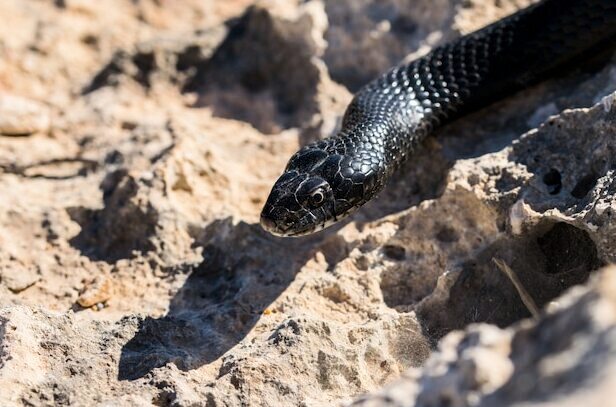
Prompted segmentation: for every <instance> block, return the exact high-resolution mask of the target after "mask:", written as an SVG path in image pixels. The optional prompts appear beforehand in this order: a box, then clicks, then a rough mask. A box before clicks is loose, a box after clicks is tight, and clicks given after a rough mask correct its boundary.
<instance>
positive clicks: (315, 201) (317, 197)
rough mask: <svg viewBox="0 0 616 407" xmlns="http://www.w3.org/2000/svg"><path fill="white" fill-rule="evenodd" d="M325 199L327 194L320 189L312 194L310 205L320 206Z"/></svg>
mask: <svg viewBox="0 0 616 407" xmlns="http://www.w3.org/2000/svg"><path fill="white" fill-rule="evenodd" d="M324 199H325V194H324V193H323V188H319V189H317V190H316V191H314V192H313V193H312V194H310V203H311V204H312V205H319V204H320V203H322V202H323V200H324Z"/></svg>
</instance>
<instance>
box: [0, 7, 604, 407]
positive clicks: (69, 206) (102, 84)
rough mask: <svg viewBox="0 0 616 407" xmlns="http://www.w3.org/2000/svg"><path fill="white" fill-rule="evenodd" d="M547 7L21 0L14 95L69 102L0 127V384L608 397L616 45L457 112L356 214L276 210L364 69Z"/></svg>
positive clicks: (133, 399)
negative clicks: (279, 225)
mask: <svg viewBox="0 0 616 407" xmlns="http://www.w3.org/2000/svg"><path fill="white" fill-rule="evenodd" d="M528 3H530V1H528V0H498V1H497V0H472V1H457V0H452V1H445V0H442V1H440V0H439V1H437V2H433V1H432V2H429V1H413V2H411V1H408V0H386V1H374V0H361V1H337V0H336V1H334V0H331V1H330V0H310V1H293V2H289V1H279V0H260V1H258V2H254V4H253V2H252V1H249V0H240V1H233V2H219V1H214V0H207V1H203V0H186V1H184V2H182V6H181V7H179V6H178V5H176V4H175V2H171V1H150V0H145V1H139V2H127V1H125V0H108V1H105V2H87V1H82V0H67V1H55V2H50V1H49V2H40V1H35V0H25V1H24V0H6V1H3V2H0V15H2V16H10V18H6V19H4V20H5V21H4V24H1V25H0V38H2V40H0V42H1V44H0V56H1V58H0V88H1V89H2V92H3V94H4V93H6V94H13V95H22V96H21V97H23V98H28V100H40V101H45V106H43V105H39V104H38V103H37V104H36V106H37V108H36V109H39V110H38V112H36V111H35V110H36V109H35V110H32V114H31V115H30V116H28V117H29V118H32V119H33V120H34V119H35V118H40V117H45V116H44V115H40V114H41V112H47V113H45V114H46V115H47V116H46V117H48V118H50V117H53V126H51V125H50V124H49V123H47V124H44V125H37V126H31V125H30V124H28V121H27V120H22V121H19V125H21V126H22V129H21V130H20V133H21V132H22V131H23V129H24V128H25V127H24V126H25V125H26V124H27V126H26V127H28V126H29V129H28V131H27V132H25V133H22V134H28V137H6V136H4V137H3V136H0V197H1V199H0V389H3V390H5V389H8V390H6V391H0V405H3V406H4V405H7V406H12V405H23V404H29V405H147V404H153V405H164V406H166V405H173V406H194V405H205V406H208V407H209V406H236V405H255V406H260V405H262V406H271V405H279V406H297V405H303V406H331V405H341V404H349V403H355V404H358V405H379V406H409V405H443V404H444V403H449V404H450V405H477V406H480V405H484V406H491V405H495V406H497V405H508V404H515V403H517V404H520V405H532V404H538V403H539V401H546V402H552V403H558V404H565V405H580V404H585V403H591V404H593V403H594V404H596V403H595V402H596V401H597V400H598V399H600V400H609V399H610V397H611V395H610V393H609V392H610V388H611V387H613V386H611V380H612V379H611V378H612V377H616V376H615V375H614V374H613V372H611V370H613V366H612V365H613V364H614V363H613V360H612V359H614V357H613V354H614V352H613V349H612V348H613V347H614V343H616V339H614V338H613V334H612V331H613V324H614V321H613V315H612V311H611V310H612V308H614V307H613V305H614V304H613V298H612V296H613V295H612V294H613V293H612V292H611V290H612V288H613V287H612V286H613V281H612V280H613V278H612V277H611V276H612V275H613V273H614V270H613V269H605V270H604V271H602V272H599V273H597V272H596V270H597V269H600V268H601V267H603V266H604V265H605V264H607V263H612V262H615V261H616V258H615V253H616V247H615V245H616V224H615V221H614V213H616V201H615V200H614V194H615V193H616V179H615V176H616V173H615V171H614V168H615V165H616V162H615V161H614V160H615V159H614V156H615V154H614V152H615V151H614V150H615V149H616V145H615V141H614V137H613V134H614V133H615V132H616V120H615V119H616V116H615V114H616V113H615V112H616V110H615V107H614V106H616V102H614V101H615V100H616V68H615V63H614V61H615V60H614V57H613V56H610V55H606V57H605V58H604V59H599V60H597V61H588V63H587V64H583V66H580V67H579V69H577V70H574V71H572V72H570V73H568V74H566V75H562V76H560V77H558V78H554V79H552V80H550V81H547V82H545V83H543V84H541V85H538V86H536V87H533V88H530V89H528V90H525V91H524V92H521V93H520V94H517V95H512V96H511V97H509V98H507V99H505V100H503V101H502V102H499V103H497V104H494V105H492V106H490V107H488V108H486V109H484V110H483V111H480V112H477V113H475V114H473V115H470V116H469V117H466V118H463V119H461V120H459V121H457V122H456V123H453V124H451V125H450V126H448V127H447V128H445V129H443V130H442V131H440V132H439V133H438V134H436V135H435V137H433V138H430V139H429V140H427V141H426V143H424V144H423V145H422V146H421V147H420V148H419V149H418V151H417V154H416V155H415V156H414V158H413V160H412V162H410V163H409V164H408V165H407V166H406V167H405V168H402V169H401V170H400V171H399V172H398V174H397V175H396V177H395V178H394V179H393V180H392V182H391V185H389V186H388V187H387V188H386V189H385V190H384V191H383V192H382V194H381V195H380V196H379V197H377V198H376V199H374V200H373V201H372V202H371V203H370V204H368V205H366V207H364V208H362V210H361V211H358V212H357V213H356V214H355V215H354V216H353V217H352V218H351V219H349V220H348V221H346V222H345V223H344V224H342V225H339V226H336V227H334V228H332V229H329V230H327V231H325V232H323V233H320V234H316V235H313V236H309V237H306V238H302V239H281V238H276V237H274V236H270V235H268V234H267V233H265V232H264V231H263V230H262V229H261V228H260V226H259V224H258V222H259V212H260V209H261V207H262V205H263V201H264V200H265V198H266V196H267V193H268V192H269V188H271V185H272V183H273V182H274V180H275V179H276V178H277V177H278V175H279V174H280V172H281V171H282V170H283V168H284V166H285V163H286V161H287V160H288V158H289V157H290V156H291V155H292V154H293V153H294V152H295V151H296V150H297V149H298V148H300V147H301V146H302V145H304V144H305V143H307V142H309V141H311V140H314V139H316V138H319V137H325V136H327V135H330V134H332V133H333V132H334V131H335V130H336V127H337V125H338V124H339V122H340V120H341V117H342V114H343V112H344V108H345V106H346V104H347V103H348V102H349V100H350V98H351V91H352V90H354V89H356V88H357V87H358V86H360V85H361V84H363V83H364V82H365V81H367V80H369V79H371V78H372V77H374V76H375V75H377V74H378V73H380V72H381V71H383V70H385V69H387V68H388V67H390V66H391V65H393V64H395V63H397V62H398V61H399V60H400V59H403V58H411V57H414V56H417V55H419V54H421V53H423V52H427V51H428V50H429V49H430V48H431V47H432V46H435V45H437V44H439V43H441V42H443V41H447V40H449V39H451V38H454V37H455V36H457V35H460V34H461V33H465V32H468V31H470V30H473V29H476V28H479V27H481V26H483V25H485V24H487V23H489V22H491V21H493V20H494V19H497V18H500V17H502V16H504V15H506V14H508V13H510V12H512V11H514V10H515V9H517V8H519V7H523V6H525V5H527V4H528ZM408 55H410V56H408ZM591 62H592V63H591ZM28 103H30V102H28ZM29 114H30V113H29ZM0 116H2V115H0ZM3 117H4V116H3ZM37 120H38V119H37ZM35 127H36V128H35ZM13 134H14V133H13ZM494 260H497V261H499V262H500V263H499V264H506V265H507V267H509V268H510V269H511V270H512V273H514V275H515V276H516V277H517V279H518V280H519V282H520V284H521V285H522V286H523V287H524V289H525V291H527V292H528V296H529V297H530V298H531V300H532V301H533V302H534V303H535V304H537V306H538V307H539V308H540V309H541V313H542V314H541V317H540V319H539V320H538V321H532V320H529V319H528V318H529V317H531V314H530V312H529V311H528V309H527V306H526V305H525V303H524V302H523V301H522V300H521V298H520V294H519V292H518V290H517V289H516V287H515V286H514V284H512V281H511V280H510V278H509V277H507V276H506V275H505V274H504V273H503V272H502V271H501V270H500V269H499V267H497V266H496V264H495V261H494ZM612 291H613V290H612ZM595 373H596V374H595ZM361 394H365V396H362V397H361V398H360V399H357V397H359V396H360V395H361ZM354 400H355V401H354Z"/></svg>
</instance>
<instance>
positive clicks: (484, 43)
mask: <svg viewBox="0 0 616 407" xmlns="http://www.w3.org/2000/svg"><path fill="white" fill-rule="evenodd" d="M615 39H616V0H584V1H582V0H544V1H542V2H540V3H537V4H534V5H532V6H529V7H527V8H525V9H523V10H521V11H519V12H517V13H515V14H513V15H511V16H509V17H506V18H504V19H502V20H499V21H497V22H496V23H494V24H491V25H489V26H487V27H485V28H483V29H481V30H479V31H476V32H474V33H471V34H468V35H466V36H463V37H460V38H459V39H457V40H455V41H454V42H452V43H449V44H445V45H443V46H440V47H437V48H435V49H433V50H432V51H431V52H430V53H428V54H427V55H425V56H423V57H421V58H419V59H416V60H415V61H413V62H411V63H408V64H402V65H399V66H396V67H394V68H392V69H391V70H389V71H388V72H386V73H385V74H383V75H382V76H380V77H378V78H377V79H375V80H374V81H372V82H370V83H368V84H367V85H366V86H364V87H363V88H362V89H360V90H359V92H358V93H357V94H356V95H355V97H354V98H353V100H352V102H351V103H350V105H349V106H348V108H347V110H346V112H345V114H344V118H343V120H342V127H341V129H340V131H339V132H338V133H337V134H336V135H335V136H333V137H329V138H326V139H323V140H320V141H317V142H315V143H312V144H309V145H307V146H305V147H303V148H302V149H300V150H299V151H298V152H297V153H295V154H294V155H293V156H292V157H291V159H290V160H289V162H288V164H287V167H286V169H285V171H284V173H283V174H282V176H281V177H280V178H279V179H278V181H277V182H276V183H275V185H274V187H273V188H272V191H271V192H270V195H269V197H268V199H267V202H266V204H265V206H264V208H263V211H262V213H261V225H262V226H263V228H264V229H266V230H268V231H269V232H271V233H273V234H275V235H281V236H300V235H305V234H309V233H312V232H315V231H318V230H321V229H323V228H325V227H327V226H329V225H331V224H333V223H335V222H337V221H338V220H340V219H342V218H344V217H345V216H347V215H349V214H350V213H352V212H353V211H354V210H356V209H357V208H359V207H360V206H362V205H363V204H365V203H366V202H368V201H369V200H371V199H372V198H373V197H374V196H375V195H376V194H377V193H378V192H380V191H381V190H382V189H383V187H384V186H385V185H386V183H387V181H388V179H389V178H390V177H391V175H392V174H393V173H394V171H395V170H396V168H397V167H399V165H400V164H401V163H402V162H403V161H405V160H406V159H407V158H408V157H409V156H411V155H412V153H413V151H414V150H415V148H416V146H417V145H418V144H419V143H420V142H421V141H422V140H423V139H424V138H425V137H426V136H427V135H429V134H430V133H431V132H432V131H433V130H434V129H435V128H437V127H439V126H442V125H444V124H446V123H448V122H450V121H452V120H454V119H456V118H458V117H459V116H461V115H464V114H466V113H469V112H471V111H474V110H477V109H479V108H482V107H484V106H487V105H488V104H490V103H492V102H494V101H496V100H497V99H499V98H502V97H504V96H506V95H508V94H511V93H513V92H515V91H517V90H520V89H522V88H524V87H526V86H528V85H530V84H532V83H535V82H537V81H539V80H542V79H545V78H546V77H547V76H549V75H550V74H553V73H554V71H556V70H558V69H562V68H563V67H564V66H566V65H567V64H568V63H570V62H571V61H576V60H579V58H580V56H584V55H587V54H588V52H589V51H591V50H596V49H598V48H601V47H603V46H607V45H610V46H611V45H612V44H613V43H614V42H615ZM576 57H577V58H576Z"/></svg>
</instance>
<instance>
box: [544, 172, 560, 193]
mask: <svg viewBox="0 0 616 407" xmlns="http://www.w3.org/2000/svg"><path fill="white" fill-rule="evenodd" d="M543 183H544V184H545V185H546V186H547V187H548V193H549V194H550V195H557V194H559V193H560V190H561V189H562V187H563V183H562V176H561V175H560V172H559V171H558V170H556V169H554V168H552V169H550V171H548V172H547V173H546V174H545V175H544V176H543Z"/></svg>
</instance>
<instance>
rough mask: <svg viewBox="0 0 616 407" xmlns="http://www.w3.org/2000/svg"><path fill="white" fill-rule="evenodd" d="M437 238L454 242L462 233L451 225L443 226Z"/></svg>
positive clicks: (444, 241)
mask: <svg viewBox="0 0 616 407" xmlns="http://www.w3.org/2000/svg"><path fill="white" fill-rule="evenodd" d="M436 238H437V239H438V240H439V241H441V242H443V243H454V242H457V241H458V239H460V234H459V233H458V232H457V231H456V230H455V229H454V228H451V227H449V226H443V227H442V228H441V229H440V230H439V231H438V232H437V233H436Z"/></svg>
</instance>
